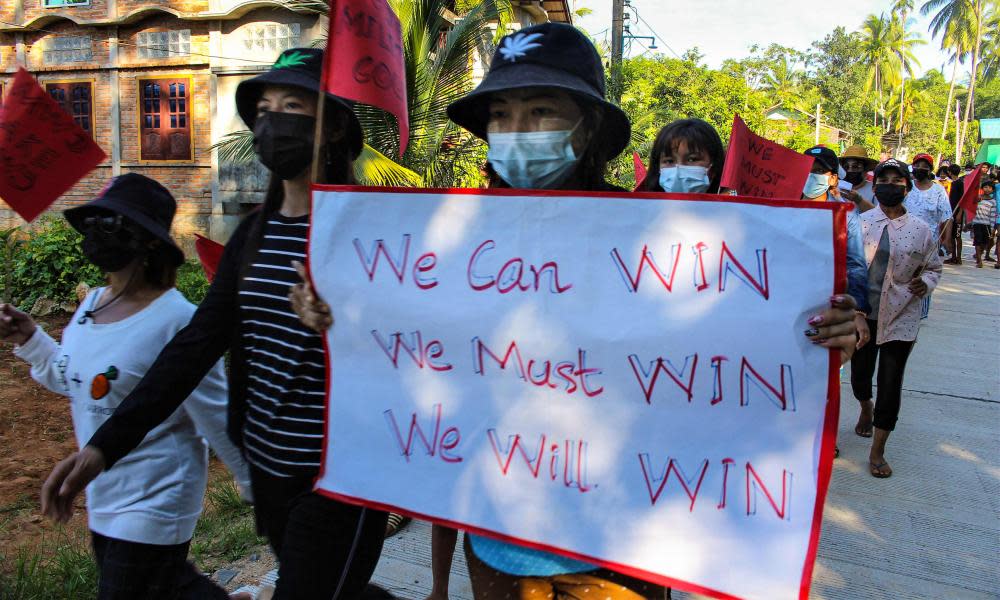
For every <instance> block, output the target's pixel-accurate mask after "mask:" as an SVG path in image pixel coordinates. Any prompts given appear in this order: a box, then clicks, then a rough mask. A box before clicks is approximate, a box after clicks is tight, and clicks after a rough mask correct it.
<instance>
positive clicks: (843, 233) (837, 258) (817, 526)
mask: <svg viewBox="0 0 1000 600" xmlns="http://www.w3.org/2000/svg"><path fill="white" fill-rule="evenodd" d="M316 191H320V192H365V193H372V192H381V193H401V194H433V195H449V194H462V195H473V196H493V197H498V198H503V197H515V196H516V197H526V196H527V197H539V196H541V197H582V198H607V199H617V200H635V199H643V200H669V201H679V202H685V201H687V202H692V201H705V200H708V201H714V202H729V203H734V204H753V205H763V206H773V207H784V208H803V209H815V210H828V211H830V214H831V219H832V225H833V254H834V280H833V282H832V286H831V296H832V295H835V294H843V293H844V292H845V291H846V289H847V214H848V213H849V212H850V210H851V205H850V204H847V203H843V202H816V201H803V200H775V199H772V198H750V197H746V196H728V195H720V194H675V193H665V192H581V191H565V190H515V189H464V188H398V187H375V186H373V187H366V186H357V185H321V184H313V185H312V186H311V192H316ZM311 243H312V224H311V222H310V227H309V232H308V234H307V245H306V247H307V249H308V248H309V247H310V245H311ZM306 272H307V274H308V276H309V281H310V283H312V282H313V275H312V265H311V261H310V260H309V256H308V250H307V256H306ZM322 337H323V350H324V354H325V365H326V401H325V409H324V417H323V418H324V431H329V423H330V390H331V387H332V369H331V366H330V348H329V346H328V345H327V340H326V336H325V335H324V336H322ZM829 364H830V371H829V375H828V379H827V400H826V411H825V414H824V419H823V433H822V441H821V442H820V456H819V474H818V478H817V484H816V503H815V506H814V507H813V520H812V527H811V533H810V536H809V545H808V547H807V549H806V560H805V563H804V564H803V565H802V580H801V584H800V586H799V598H800V600H807V599H808V597H809V589H810V586H811V584H812V573H813V569H814V567H815V563H816V551H817V549H818V548H819V536H820V530H821V528H822V524H823V507H824V505H825V503H826V494H827V491H828V489H829V486H830V478H831V475H832V474H833V454H834V447H835V445H836V442H837V426H838V420H839V415H840V352H839V351H838V350H830V361H829ZM326 459H327V437H326V435H324V436H323V458H322V463H321V465H320V471H319V475H317V476H316V478H315V480H314V482H313V484H314V485H316V484H318V482H319V480H320V479H322V478H323V476H324V474H325V472H326V463H327V460H326ZM315 491H316V492H317V493H319V494H322V495H323V496H326V497H328V498H331V499H333V500H338V501H340V502H346V503H348V504H355V505H359V506H365V507H369V508H373V509H376V510H382V511H392V512H395V513H399V514H403V515H407V516H410V517H413V518H416V519H421V520H424V521H431V522H433V523H436V524H438V525H444V526H446V527H451V528H453V529H461V530H463V531H466V532H470V533H473V534H476V535H481V536H483V537H490V538H494V539H498V540H501V541H504V542H510V543H514V544H518V545H520V546H525V547H527V548H532V549H534V550H541V551H545V552H552V553H554V554H558V555H560V556H565V557H568V558H572V559H574V560H579V561H583V562H589V563H592V564H594V565H597V566H600V567H605V568H608V569H611V570H613V571H617V572H619V573H624V574H626V575H629V576H631V577H635V578H637V579H642V580H644V581H649V582H651V583H656V584H659V585H664V586H668V587H671V588H675V589H678V590H682V591H686V592H693V593H697V594H703V595H707V596H712V597H714V598H720V599H722V600H732V599H737V598H738V597H737V596H733V595H731V594H727V593H725V592H721V591H719V590H714V589H711V588H707V587H703V586H701V585H698V584H695V583H691V582H687V581H682V580H679V579H673V578H670V577H666V576H664V575H659V574H656V573H651V572H648V571H644V570H642V569H637V568H635V567H630V566H628V565H623V564H618V563H614V562H610V561H607V560H600V559H596V558H593V557H590V556H586V555H583V554H577V553H575V552H571V551H568V550H563V549H560V548H556V547H553V546H548V545H545V544H542V543H538V542H533V541H530V540H523V539H520V538H516V537H512V536H508V535H505V534H502V533H497V532H494V531H489V530H486V529H480V528H479V527H476V526H473V525H468V524H465V523H459V522H456V521H449V520H447V519H442V518H440V517H435V516H432V515H425V514H422V513H418V512H415V511H412V510H408V509H405V508H402V507H399V506H393V505H389V504H383V503H381V502H375V501H372V500H366V499H364V498H357V497H354V496H348V495H345V494H340V493H337V492H331V491H328V490H323V489H319V488H318V487H317V488H315Z"/></svg>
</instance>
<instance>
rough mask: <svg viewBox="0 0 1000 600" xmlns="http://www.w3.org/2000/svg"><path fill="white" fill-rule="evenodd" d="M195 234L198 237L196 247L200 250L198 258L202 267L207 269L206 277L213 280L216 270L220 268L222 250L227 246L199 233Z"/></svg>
mask: <svg viewBox="0 0 1000 600" xmlns="http://www.w3.org/2000/svg"><path fill="white" fill-rule="evenodd" d="M194 236H195V237H196V238H198V239H196V240H195V241H194V249H195V250H197V251H198V260H200V261H201V268H202V269H205V277H207V278H208V281H209V282H211V281H212V280H213V279H215V272H216V270H218V268H219V261H220V260H221V259H222V251H223V250H224V249H225V246H223V245H222V244H220V243H219V242H216V241H214V240H210V239H208V238H207V237H205V236H202V235H198V234H197V233H196V234H194Z"/></svg>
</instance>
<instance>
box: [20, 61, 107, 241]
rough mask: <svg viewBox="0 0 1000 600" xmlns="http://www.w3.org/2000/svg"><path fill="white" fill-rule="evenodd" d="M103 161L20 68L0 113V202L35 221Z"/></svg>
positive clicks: (87, 136) (100, 152)
mask: <svg viewBox="0 0 1000 600" xmlns="http://www.w3.org/2000/svg"><path fill="white" fill-rule="evenodd" d="M105 158H107V155H106V154H104V151H103V150H101V147H100V146H98V145H97V144H96V143H95V142H94V139H93V138H92V137H90V134H89V133H87V132H86V131H84V130H83V129H81V128H80V126H79V125H77V124H76V122H75V121H74V120H73V117H71V116H70V115H69V114H67V113H66V111H64V110H63V109H62V108H61V107H60V106H59V105H58V104H57V103H56V101H55V100H53V99H52V98H51V97H49V95H48V94H46V93H45V90H43V89H42V88H41V86H39V85H38V83H36V82H35V79H34V78H33V77H32V76H31V74H30V73H28V72H27V71H25V70H24V69H23V68H21V69H19V70H18V71H17V74H16V75H15V76H14V82H13V83H12V84H11V86H10V90H9V91H8V92H7V94H6V98H4V107H3V110H2V111H0V198H2V199H3V201H4V202H6V203H7V204H9V205H10V207H11V208H13V209H14V211H15V212H17V214H19V215H21V217H22V218H23V219H24V220H25V221H33V220H34V219H35V217H37V216H38V215H40V214H41V213H42V212H44V211H45V209H47V208H48V207H49V206H51V205H52V203H53V202H55V201H56V199H58V198H59V196H61V195H63V194H64V193H65V192H66V190H68V189H69V188H71V187H73V185H74V184H75V183H76V182H78V181H80V180H81V179H82V178H83V176H84V175H86V174H87V173H89V172H90V171H91V170H92V169H93V168H94V167H96V166H97V165H98V164H100V163H101V161H103V160H104V159H105Z"/></svg>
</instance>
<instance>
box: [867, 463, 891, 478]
mask: <svg viewBox="0 0 1000 600" xmlns="http://www.w3.org/2000/svg"><path fill="white" fill-rule="evenodd" d="M888 466H889V463H887V462H885V461H884V460H883V461H882V462H880V463H879V464H875V463H873V462H871V461H868V472H869V473H871V474H872V477H875V478H877V479H887V478H889V477H892V469H891V468H890V469H889V472H888V473H886V472H884V471H882V469H884V468H886V467H888Z"/></svg>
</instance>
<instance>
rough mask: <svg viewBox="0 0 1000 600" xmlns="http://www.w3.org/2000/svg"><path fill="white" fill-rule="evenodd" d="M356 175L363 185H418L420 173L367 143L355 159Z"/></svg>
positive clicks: (420, 182) (419, 183)
mask: <svg viewBox="0 0 1000 600" xmlns="http://www.w3.org/2000/svg"><path fill="white" fill-rule="evenodd" d="M354 177H355V179H357V180H358V183H360V184H361V185H375V186H391V187H417V186H419V185H421V184H422V183H423V182H422V181H421V177H420V175H418V174H417V173H414V172H413V171H411V170H409V169H407V168H406V167H404V166H402V165H400V164H399V163H397V162H395V161H394V160H392V159H391V158H389V157H387V156H385V155H384V154H382V153H381V152H379V151H378V150H376V149H374V148H372V147H371V146H369V145H368V144H365V146H364V148H363V149H362V150H361V156H359V157H358V159H357V160H355V161H354Z"/></svg>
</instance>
